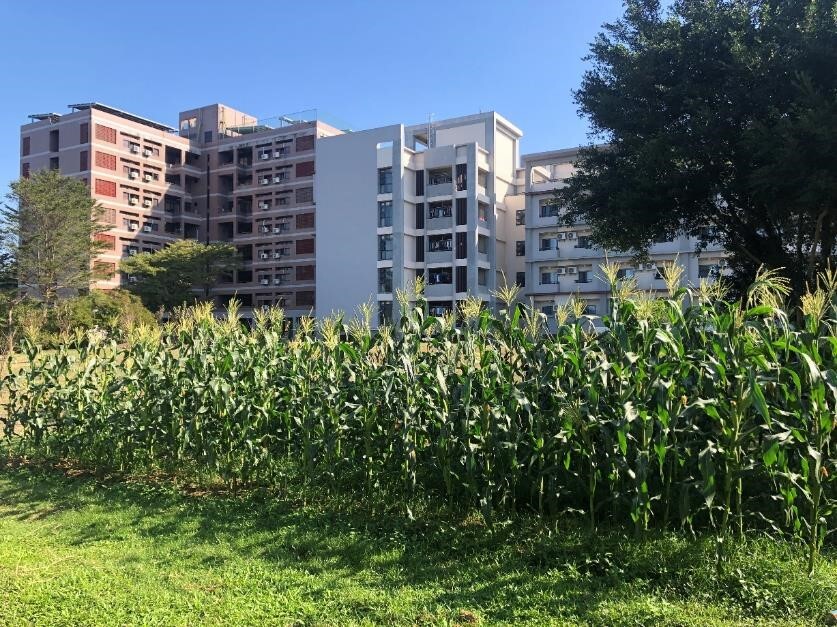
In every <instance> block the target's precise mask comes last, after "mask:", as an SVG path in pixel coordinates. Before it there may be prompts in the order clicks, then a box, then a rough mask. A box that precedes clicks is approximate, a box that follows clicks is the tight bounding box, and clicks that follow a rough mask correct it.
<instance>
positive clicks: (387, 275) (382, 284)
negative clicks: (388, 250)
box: [378, 268, 392, 294]
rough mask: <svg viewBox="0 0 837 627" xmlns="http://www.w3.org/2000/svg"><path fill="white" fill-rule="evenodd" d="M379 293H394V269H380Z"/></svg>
mask: <svg viewBox="0 0 837 627" xmlns="http://www.w3.org/2000/svg"><path fill="white" fill-rule="evenodd" d="M378 293H379V294H390V293H392V268H378Z"/></svg>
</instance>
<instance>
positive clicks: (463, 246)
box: [456, 233, 468, 259]
mask: <svg viewBox="0 0 837 627" xmlns="http://www.w3.org/2000/svg"><path fill="white" fill-rule="evenodd" d="M467 256H468V234H467V233H457V234H456V258H457V259H465V258H466V257H467Z"/></svg>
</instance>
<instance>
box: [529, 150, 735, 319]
mask: <svg viewBox="0 0 837 627" xmlns="http://www.w3.org/2000/svg"><path fill="white" fill-rule="evenodd" d="M577 157H578V149H577V148H570V149H565V150H555V151H549V152H541V153H535V154H527V155H523V158H522V164H523V168H522V170H523V176H522V179H523V181H522V182H523V187H524V196H525V207H524V208H523V209H522V210H519V212H518V214H517V222H518V223H519V224H522V225H525V232H524V234H523V236H522V237H520V238H519V239H518V240H517V241H516V242H515V250H516V255H517V256H518V257H520V258H522V259H524V260H525V271H524V273H523V274H522V275H517V280H518V283H520V284H521V285H523V286H524V294H525V296H526V298H527V299H528V300H529V301H530V302H532V303H533V304H534V306H535V307H536V308H537V309H540V310H541V311H543V312H544V313H546V314H547V317H548V318H550V319H552V316H551V314H552V312H553V310H554V307H555V306H556V305H560V304H563V303H565V302H566V301H567V300H568V299H570V298H578V299H581V300H583V301H584V303H585V304H586V311H587V313H589V314H594V315H605V314H607V313H609V309H608V305H609V300H608V298H609V294H610V290H609V286H608V284H607V282H606V281H605V279H604V278H603V277H602V272H601V270H600V267H601V265H602V264H603V263H605V261H606V259H607V260H608V261H610V262H615V263H618V264H619V265H620V270H619V276H621V277H626V278H628V277H633V278H634V279H636V282H637V287H638V288H639V289H640V290H643V291H645V292H650V293H652V294H657V295H660V296H662V295H663V294H664V293H665V292H666V285H665V282H664V281H663V277H662V275H661V274H660V272H659V268H660V267H662V264H663V263H664V262H667V261H677V263H679V264H680V265H682V266H683V268H684V271H685V272H684V274H683V278H682V283H683V285H690V284H691V285H698V284H699V282H700V280H701V279H704V278H710V277H714V276H717V275H718V274H719V273H722V272H723V271H724V270H723V269H724V267H725V266H726V261H725V253H724V251H723V249H722V248H721V247H720V246H719V245H710V246H709V247H707V248H706V249H705V250H703V251H701V252H700V253H698V252H696V249H697V243H698V242H697V240H696V239H695V238H691V237H686V236H683V237H678V238H676V239H674V240H672V241H660V242H657V243H655V244H654V245H653V246H652V247H651V249H650V250H649V261H648V262H643V263H641V264H636V263H634V262H633V260H632V256H633V255H632V254H631V253H630V252H624V251H614V250H602V249H601V248H595V247H593V246H592V245H591V243H590V228H589V226H588V225H585V224H575V225H572V226H564V225H563V224H559V215H560V207H559V206H558V205H556V204H555V201H554V191H555V190H556V189H558V188H561V187H563V186H564V185H565V181H566V179H568V178H569V177H570V176H572V173H573V169H574V168H573V165H572V164H573V162H574V161H575V160H576V158H577ZM552 321H553V323H554V320H552Z"/></svg>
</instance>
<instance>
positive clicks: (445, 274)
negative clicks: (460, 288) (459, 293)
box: [427, 267, 453, 285]
mask: <svg viewBox="0 0 837 627" xmlns="http://www.w3.org/2000/svg"><path fill="white" fill-rule="evenodd" d="M427 274H428V280H427V283H428V285H450V284H451V283H453V272H452V271H451V268H449V267H448V268H431V269H430V270H428V271H427Z"/></svg>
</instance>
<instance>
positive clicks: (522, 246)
mask: <svg viewBox="0 0 837 627" xmlns="http://www.w3.org/2000/svg"><path fill="white" fill-rule="evenodd" d="M514 254H515V255H517V256H518V257H523V256H525V255H526V242H525V241H524V240H517V241H516V242H515V243H514Z"/></svg>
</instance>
